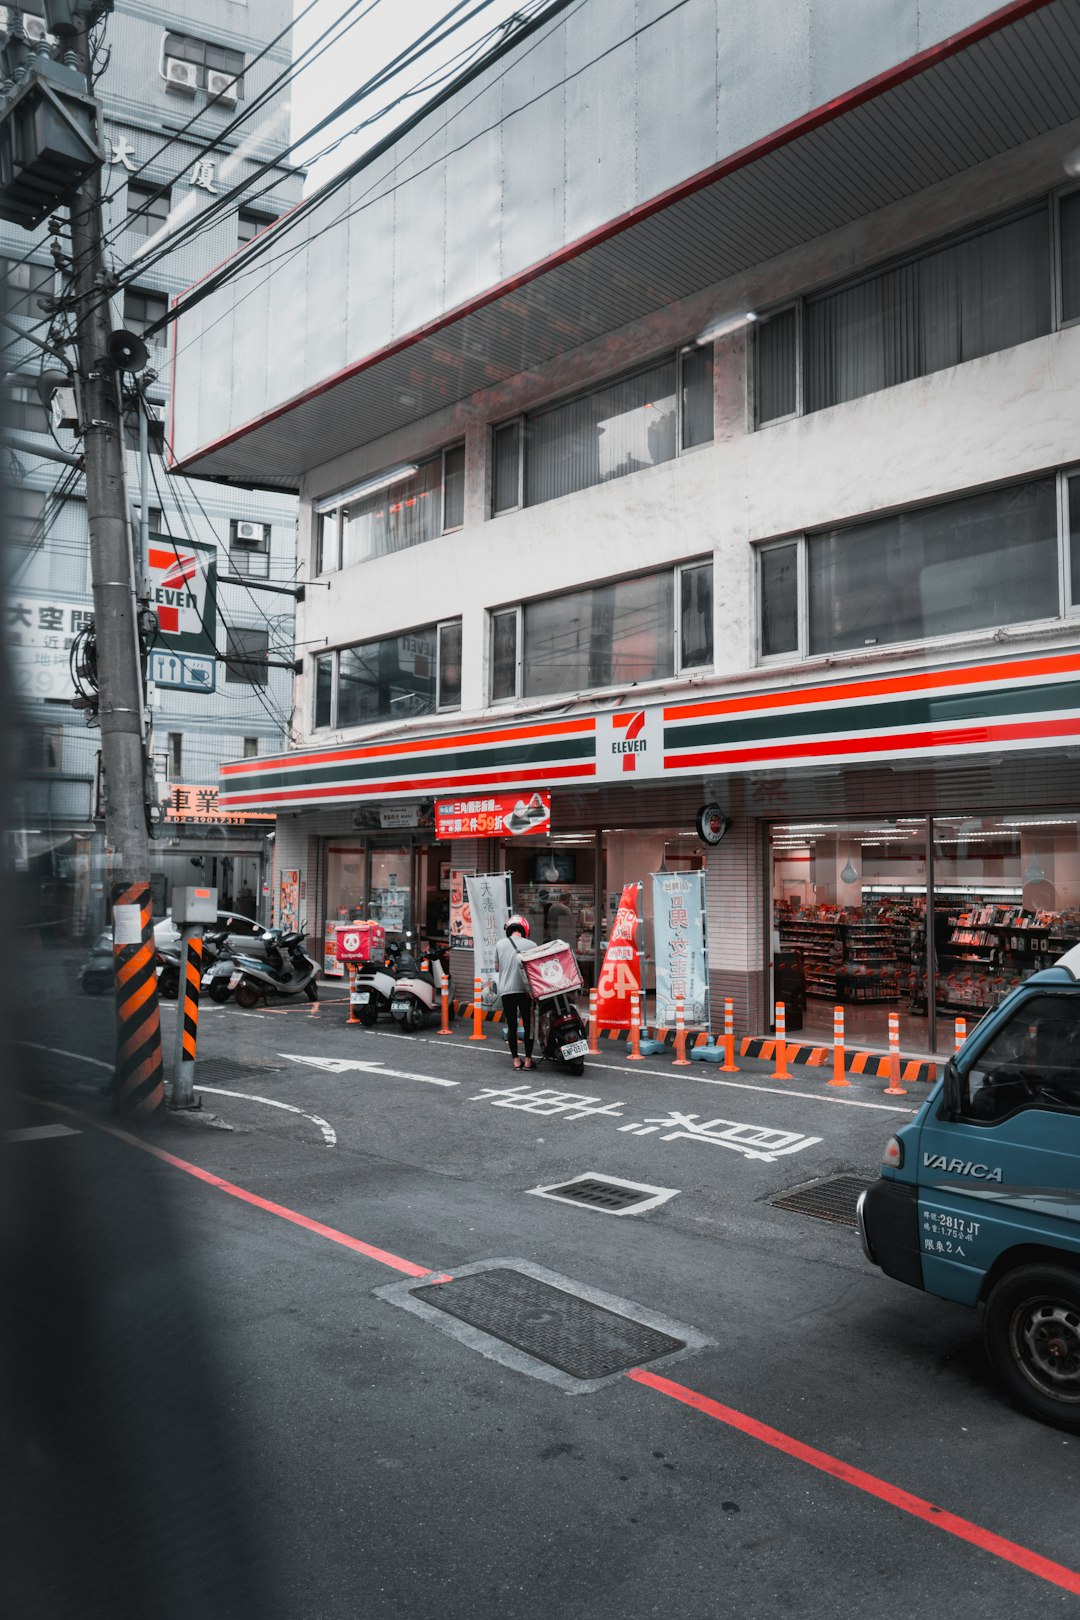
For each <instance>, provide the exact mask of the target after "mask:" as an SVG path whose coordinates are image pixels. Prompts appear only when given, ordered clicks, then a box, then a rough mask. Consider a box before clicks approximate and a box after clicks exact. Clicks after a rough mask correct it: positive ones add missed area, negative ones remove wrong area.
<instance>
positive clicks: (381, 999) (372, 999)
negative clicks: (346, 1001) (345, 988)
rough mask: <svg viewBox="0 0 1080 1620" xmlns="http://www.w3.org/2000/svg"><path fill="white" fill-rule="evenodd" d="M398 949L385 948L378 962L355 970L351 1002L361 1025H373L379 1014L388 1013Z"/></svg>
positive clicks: (366, 964)
mask: <svg viewBox="0 0 1080 1620" xmlns="http://www.w3.org/2000/svg"><path fill="white" fill-rule="evenodd" d="M398 955H399V952H398V949H397V946H396V945H390V946H388V947H387V951H386V955H385V956H384V957H383V959H382V961H380V962H364V963H363V964H362V965H361V966H360V967H358V968H357V970H356V979H355V982H354V984H353V989H352V994H351V998H350V999H351V1001H352V1004H353V1006H354V1007H355V1008H356V1011H357V1016H358V1017H359V1019H360V1022H361V1023H362V1024H369V1025H370V1024H373V1023H375V1021H376V1019H377V1018H378V1016H379V1014H380V1013H381V1012H389V1011H390V1003H391V1000H392V999H393V995H394V986H395V985H396V983H397V960H398Z"/></svg>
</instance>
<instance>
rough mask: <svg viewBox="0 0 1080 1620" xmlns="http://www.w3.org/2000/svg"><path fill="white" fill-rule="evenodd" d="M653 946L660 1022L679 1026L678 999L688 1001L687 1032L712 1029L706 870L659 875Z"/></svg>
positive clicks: (654, 886) (655, 875) (685, 1008)
mask: <svg viewBox="0 0 1080 1620" xmlns="http://www.w3.org/2000/svg"><path fill="white" fill-rule="evenodd" d="M652 897H653V941H654V945H653V948H654V950H655V952H656V1022H657V1024H658V1025H659V1026H660V1028H661V1029H671V1028H673V1027H674V1024H675V997H676V996H680V995H681V996H682V998H683V1016H684V1017H685V1019H686V1027H687V1029H694V1028H696V1027H699V1026H700V1027H702V1028H707V1027H708V1022H709V966H708V961H707V959H706V951H705V874H704V872H653V873H652Z"/></svg>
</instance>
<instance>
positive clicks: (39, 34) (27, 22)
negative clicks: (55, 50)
mask: <svg viewBox="0 0 1080 1620" xmlns="http://www.w3.org/2000/svg"><path fill="white" fill-rule="evenodd" d="M22 25H23V32H24V33H25V35H26V37H27V39H28V40H29V41H30V42H31V44H32V45H36V44H37V43H38V41H39V40H42V39H48V37H49V31H48V29H47V28H46V27H45V19H44V18H43V17H34V16H32V15H31V14H30V13H29V12H28V11H24V12H23V14H22Z"/></svg>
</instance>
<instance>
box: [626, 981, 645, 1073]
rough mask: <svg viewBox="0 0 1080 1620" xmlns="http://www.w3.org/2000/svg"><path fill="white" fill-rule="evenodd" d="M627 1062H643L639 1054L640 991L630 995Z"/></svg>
mask: <svg viewBox="0 0 1080 1620" xmlns="http://www.w3.org/2000/svg"><path fill="white" fill-rule="evenodd" d="M626 1058H627V1062H628V1063H644V1061H645V1059H644V1058H643V1057H642V1055H641V992H640V991H633V992H631V995H630V1050H629V1052H628V1053H627V1054H626Z"/></svg>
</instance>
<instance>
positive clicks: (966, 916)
mask: <svg viewBox="0 0 1080 1620" xmlns="http://www.w3.org/2000/svg"><path fill="white" fill-rule="evenodd" d="M938 909H939V911H941V910H945V911H946V912H947V915H948V921H949V925H950V927H949V934H948V938H947V942H946V943H945V945H943V946H942V948H941V949H940V951H939V961H938V981H937V1005H938V1006H939V1007H940V1008H942V1009H944V1010H955V1011H958V1012H960V1011H962V1012H979V1013H982V1012H987V1011H988V1010H989V1009H990V1008H991V1007H994V1006H996V1005H997V1003H998V1002H999V1001H1001V1000H1002V998H1003V997H1004V996H1006V995H1007V994H1008V992H1009V991H1010V990H1013V989H1015V987H1016V986H1017V985H1018V984H1023V982H1024V980H1025V979H1028V978H1030V977H1031V975H1032V974H1033V973H1038V972H1039V970H1040V969H1041V968H1044V967H1049V966H1050V965H1051V963H1052V962H1055V961H1056V960H1057V958H1058V957H1059V956H1062V955H1063V954H1064V952H1065V951H1067V950H1069V949H1070V947H1071V946H1073V945H1075V944H1077V943H1078V942H1080V914H1077V913H1075V912H1048V911H1036V912H1025V911H1024V910H1023V908H1022V907H1021V906H1020V905H1019V904H1015V905H1002V904H999V903H993V902H989V901H988V902H986V903H984V904H978V903H975V904H972V905H970V906H969V907H968V908H967V909H966V910H961V909H959V908H957V907H956V906H955V904H954V905H953V906H949V907H945V908H938Z"/></svg>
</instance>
